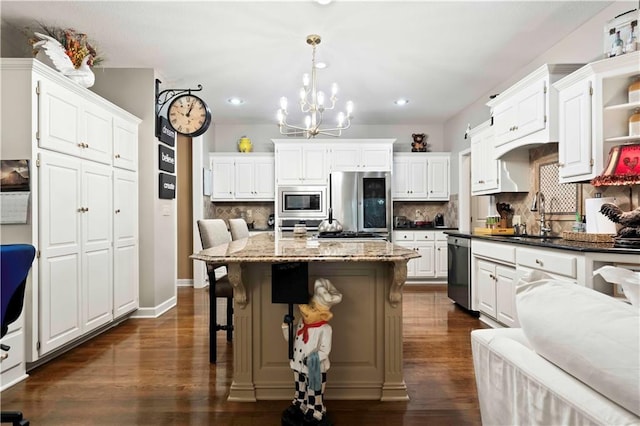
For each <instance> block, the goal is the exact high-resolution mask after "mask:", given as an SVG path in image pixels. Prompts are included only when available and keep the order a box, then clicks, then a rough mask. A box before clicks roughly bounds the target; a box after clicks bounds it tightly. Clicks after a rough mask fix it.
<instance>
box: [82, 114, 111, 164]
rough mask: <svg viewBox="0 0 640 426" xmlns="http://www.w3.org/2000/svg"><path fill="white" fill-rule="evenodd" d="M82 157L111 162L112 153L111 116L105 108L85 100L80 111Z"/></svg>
mask: <svg viewBox="0 0 640 426" xmlns="http://www.w3.org/2000/svg"><path fill="white" fill-rule="evenodd" d="M81 117H82V119H81V122H80V125H81V129H82V130H81V134H84V135H83V136H82V142H83V143H84V146H83V149H82V157H83V158H86V159H88V160H93V161H98V162H100V163H105V164H111V158H112V155H113V118H112V116H111V114H109V113H108V112H107V111H106V110H104V109H102V108H100V107H99V106H97V105H95V104H93V103H89V102H86V103H85V104H84V108H83V109H82V113H81Z"/></svg>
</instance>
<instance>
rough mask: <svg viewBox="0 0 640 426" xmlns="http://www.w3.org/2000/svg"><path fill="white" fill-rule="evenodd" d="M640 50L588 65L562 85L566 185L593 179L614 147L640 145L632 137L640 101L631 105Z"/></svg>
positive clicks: (558, 86)
mask: <svg viewBox="0 0 640 426" xmlns="http://www.w3.org/2000/svg"><path fill="white" fill-rule="evenodd" d="M638 63H640V52H633V53H628V54H625V55H621V56H616V57H613V58H608V59H604V60H601V61H597V62H593V63H590V64H587V65H585V66H584V67H582V68H580V69H579V70H577V71H575V72H573V73H571V74H569V75H568V76H566V77H564V78H563V79H561V80H559V81H557V82H556V83H555V84H554V85H553V86H554V88H556V89H557V90H558V92H559V94H558V98H559V137H558V141H559V143H558V160H559V163H558V166H559V175H560V183H570V182H583V181H588V180H591V179H593V178H594V177H596V176H597V175H598V174H600V173H601V172H602V171H603V170H604V168H605V167H606V165H607V163H606V162H607V159H608V156H609V151H610V150H611V148H612V147H613V146H616V145H620V144H624V143H632V142H638V141H640V137H630V136H629V134H628V131H629V126H628V118H629V116H630V115H631V114H632V113H633V110H634V109H635V108H638V107H640V102H635V103H629V101H628V91H627V88H628V86H629V85H630V84H631V82H632V80H633V77H634V76H636V75H638Z"/></svg>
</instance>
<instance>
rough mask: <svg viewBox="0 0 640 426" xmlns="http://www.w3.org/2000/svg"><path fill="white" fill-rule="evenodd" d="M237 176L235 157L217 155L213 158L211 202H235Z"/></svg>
mask: <svg viewBox="0 0 640 426" xmlns="http://www.w3.org/2000/svg"><path fill="white" fill-rule="evenodd" d="M235 174H236V163H235V157H233V156H226V155H223V156H220V155H215V156H213V157H212V158H211V176H212V180H213V184H212V189H211V200H233V198H234V194H235V191H236V186H235V185H236V184H235V182H236V178H235Z"/></svg>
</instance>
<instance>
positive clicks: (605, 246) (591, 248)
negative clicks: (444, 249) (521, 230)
mask: <svg viewBox="0 0 640 426" xmlns="http://www.w3.org/2000/svg"><path fill="white" fill-rule="evenodd" d="M445 234H447V235H451V236H454V237H462V238H471V239H478V240H485V241H493V242H496V243H511V244H520V245H525V246H535V247H544V248H550V249H558V250H569V251H581V252H596V253H616V254H637V255H639V256H640V250H635V249H628V248H619V247H614V246H613V243H587V242H584V241H570V240H565V239H562V238H558V239H551V240H540V239H535V238H532V239H530V240H529V239H526V240H516V239H514V238H513V237H505V236H500V235H477V234H470V233H465V232H457V231H446V232H445Z"/></svg>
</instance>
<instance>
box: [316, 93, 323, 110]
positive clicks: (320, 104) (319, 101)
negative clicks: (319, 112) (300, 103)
mask: <svg viewBox="0 0 640 426" xmlns="http://www.w3.org/2000/svg"><path fill="white" fill-rule="evenodd" d="M316 98H317V100H318V106H319V107H322V106H324V92H322V91H321V92H318V94H317V95H316Z"/></svg>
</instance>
